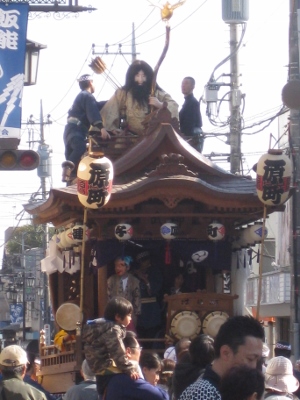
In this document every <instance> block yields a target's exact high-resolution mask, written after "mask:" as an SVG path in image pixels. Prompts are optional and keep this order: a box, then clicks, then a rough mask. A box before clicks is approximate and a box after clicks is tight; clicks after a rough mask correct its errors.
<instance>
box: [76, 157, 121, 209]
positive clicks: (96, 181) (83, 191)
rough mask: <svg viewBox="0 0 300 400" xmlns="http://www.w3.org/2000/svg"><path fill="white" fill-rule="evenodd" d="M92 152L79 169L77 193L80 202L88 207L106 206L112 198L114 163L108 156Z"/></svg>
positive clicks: (82, 161) (83, 160)
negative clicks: (100, 155)
mask: <svg viewBox="0 0 300 400" xmlns="http://www.w3.org/2000/svg"><path fill="white" fill-rule="evenodd" d="M97 157H98V155H96V154H95V155H93V154H92V153H91V154H90V155H88V156H86V157H84V158H83V159H82V160H81V161H80V163H79V166H78V170H77V194H78V199H79V201H80V203H81V204H82V205H83V206H84V207H87V208H93V209H97V208H100V207H103V206H105V204H106V203H107V202H108V200H109V199H110V195H111V190H112V181H113V165H112V163H111V161H110V160H109V159H108V158H106V157H100V158H97Z"/></svg>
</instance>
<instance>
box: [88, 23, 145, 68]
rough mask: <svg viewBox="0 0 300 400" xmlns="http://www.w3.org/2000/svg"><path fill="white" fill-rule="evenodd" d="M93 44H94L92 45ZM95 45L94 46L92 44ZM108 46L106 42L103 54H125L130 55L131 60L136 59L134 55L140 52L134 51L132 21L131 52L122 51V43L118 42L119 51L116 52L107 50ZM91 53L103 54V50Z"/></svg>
mask: <svg viewBox="0 0 300 400" xmlns="http://www.w3.org/2000/svg"><path fill="white" fill-rule="evenodd" d="M93 46H94V45H93ZM94 47H95V46H94ZM108 48H109V45H108V44H106V45H105V52H104V54H105V55H108V56H113V55H114V56H117V55H119V54H120V55H123V56H125V55H130V56H131V62H133V61H135V60H136V56H137V55H138V54H140V53H137V52H136V44H135V27H134V23H132V34H131V52H126V53H124V52H123V51H122V45H121V44H119V51H117V52H109V51H108ZM93 54H94V55H101V56H102V55H103V52H102V53H99V52H96V51H93Z"/></svg>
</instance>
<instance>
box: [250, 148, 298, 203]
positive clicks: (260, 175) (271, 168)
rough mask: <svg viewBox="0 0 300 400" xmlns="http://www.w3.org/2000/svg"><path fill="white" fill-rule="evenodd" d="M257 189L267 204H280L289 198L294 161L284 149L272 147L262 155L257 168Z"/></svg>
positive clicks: (260, 197)
mask: <svg viewBox="0 0 300 400" xmlns="http://www.w3.org/2000/svg"><path fill="white" fill-rule="evenodd" d="M256 173H257V176H256V191H257V195H258V198H259V200H260V201H261V202H262V203H264V204H265V205H266V206H278V205H280V204H283V203H284V202H286V201H287V199H288V198H289V192H290V184H291V175H292V163H291V160H290V159H289V157H288V156H287V155H285V154H283V151H282V150H279V149H270V150H269V151H268V153H267V154H264V155H262V156H261V157H260V159H259V161H258V163H257V169H256Z"/></svg>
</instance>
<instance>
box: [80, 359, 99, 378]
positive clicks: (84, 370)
mask: <svg viewBox="0 0 300 400" xmlns="http://www.w3.org/2000/svg"><path fill="white" fill-rule="evenodd" d="M81 375H82V377H83V379H84V380H85V381H95V380H96V376H95V374H93V372H92V371H91V369H90V367H89V366H88V363H87V361H86V360H83V362H82V364H81Z"/></svg>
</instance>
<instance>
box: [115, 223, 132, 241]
mask: <svg viewBox="0 0 300 400" xmlns="http://www.w3.org/2000/svg"><path fill="white" fill-rule="evenodd" d="M132 235H133V228H132V226H131V225H130V224H118V225H116V226H115V236H116V238H117V239H118V240H121V241H125V240H129V239H131V238H132Z"/></svg>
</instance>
